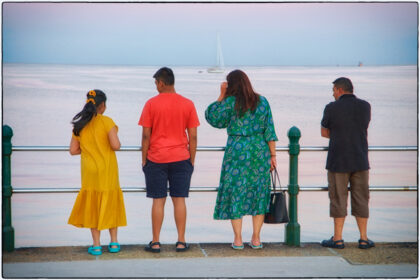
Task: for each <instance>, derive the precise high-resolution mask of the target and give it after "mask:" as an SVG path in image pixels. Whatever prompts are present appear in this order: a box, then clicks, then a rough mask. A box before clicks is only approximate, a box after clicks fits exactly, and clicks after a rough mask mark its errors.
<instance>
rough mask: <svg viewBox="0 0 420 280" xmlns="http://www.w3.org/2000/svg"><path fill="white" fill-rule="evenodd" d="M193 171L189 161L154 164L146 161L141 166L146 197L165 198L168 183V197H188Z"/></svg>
mask: <svg viewBox="0 0 420 280" xmlns="http://www.w3.org/2000/svg"><path fill="white" fill-rule="evenodd" d="M193 171H194V166H193V165H192V164H191V161H190V160H189V159H187V160H182V161H176V162H169V163H156V162H153V161H150V160H147V161H146V164H145V165H144V166H143V172H144V175H145V178H146V192H147V197H151V198H163V197H166V196H167V195H168V182H169V194H170V196H173V197H188V193H189V190H190V183H191V175H192V173H193Z"/></svg>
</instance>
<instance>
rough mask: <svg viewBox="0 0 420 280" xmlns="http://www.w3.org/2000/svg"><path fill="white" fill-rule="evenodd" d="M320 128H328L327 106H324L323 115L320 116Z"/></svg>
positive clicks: (328, 114)
mask: <svg viewBox="0 0 420 280" xmlns="http://www.w3.org/2000/svg"><path fill="white" fill-rule="evenodd" d="M321 126H322V127H323V128H327V129H329V128H330V110H329V106H328V105H327V106H325V109H324V115H323V116H322V120H321Z"/></svg>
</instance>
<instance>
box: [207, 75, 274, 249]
mask: <svg viewBox="0 0 420 280" xmlns="http://www.w3.org/2000/svg"><path fill="white" fill-rule="evenodd" d="M226 79H227V83H226V82H224V83H222V85H221V89H220V96H219V98H218V99H217V101H216V102H213V103H212V104H210V105H209V106H208V108H207V110H206V120H207V122H208V123H209V124H210V125H212V126H213V127H216V128H227V133H228V140H227V145H226V150H225V155H224V158H223V164H222V171H221V175H220V185H219V191H218V194H217V200H216V207H215V209H214V219H216V220H228V219H230V220H231V222H232V227H233V231H234V235H235V237H234V242H233V244H232V248H234V249H243V248H244V246H243V242H242V217H243V216H245V215H252V222H253V234H252V239H251V242H250V246H251V247H252V248H254V249H260V248H262V243H261V241H260V232H261V227H262V225H263V223H264V214H265V213H266V212H267V211H268V205H269V200H270V170H272V169H273V168H275V167H276V151H275V141H277V136H276V133H275V130H274V124H273V118H272V115H271V110H270V105H269V104H268V101H267V99H265V97H263V96H261V95H259V94H257V93H256V92H254V90H253V89H252V85H251V82H250V81H249V78H248V76H247V75H246V74H245V73H244V72H242V71H241V70H235V71H232V72H231V73H229V74H228V76H227V78H226Z"/></svg>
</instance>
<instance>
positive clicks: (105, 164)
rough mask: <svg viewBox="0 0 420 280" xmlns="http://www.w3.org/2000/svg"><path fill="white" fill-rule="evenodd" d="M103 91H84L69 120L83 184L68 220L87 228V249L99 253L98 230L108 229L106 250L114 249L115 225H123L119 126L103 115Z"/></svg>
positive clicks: (93, 253) (95, 253)
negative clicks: (89, 238) (80, 106)
mask: <svg viewBox="0 0 420 280" xmlns="http://www.w3.org/2000/svg"><path fill="white" fill-rule="evenodd" d="M105 102H106V95H105V93H104V92H102V91H101V90H96V89H95V90H91V91H89V92H88V93H87V100H86V105H85V106H84V107H83V110H82V111H81V112H80V113H78V114H77V115H76V116H75V117H74V118H73V121H72V124H73V135H72V138H71V142H70V154H71V155H79V154H80V155H81V177H82V188H81V189H80V191H79V194H78V195H77V198H76V202H75V203H74V206H73V210H72V212H71V215H70V218H69V221H68V223H69V224H71V225H74V226H76V227H83V228H90V230H91V233H92V239H93V246H91V247H89V249H88V253H89V254H92V255H101V254H102V247H101V245H100V234H101V230H104V229H109V234H110V236H111V243H110V244H109V246H108V251H109V252H111V253H117V252H119V251H120V245H119V244H118V240H117V229H118V227H120V226H126V225H127V221H126V216H125V207H124V198H123V194H122V191H121V188H120V182H119V178H118V163H117V157H116V155H115V151H117V150H119V149H120V146H121V144H120V140H119V138H118V135H117V132H118V126H117V125H115V123H114V121H113V120H112V119H111V118H109V117H107V116H104V115H103V113H104V112H105V109H106V104H105Z"/></svg>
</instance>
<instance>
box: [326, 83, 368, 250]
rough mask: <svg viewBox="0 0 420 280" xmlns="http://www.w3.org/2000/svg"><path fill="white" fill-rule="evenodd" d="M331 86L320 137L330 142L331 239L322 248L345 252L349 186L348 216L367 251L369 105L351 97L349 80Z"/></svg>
mask: <svg viewBox="0 0 420 280" xmlns="http://www.w3.org/2000/svg"><path fill="white" fill-rule="evenodd" d="M333 84H334V87H333V92H334V94H333V96H334V98H335V102H331V103H329V104H328V105H327V106H325V109H324V116H323V118H322V121H321V136H323V137H326V138H329V139H330V142H329V146H328V156H327V165H326V169H327V170H328V195H329V197H330V216H331V217H332V218H334V236H333V237H331V239H328V240H324V241H322V242H321V245H322V246H324V247H331V248H339V249H342V248H344V241H343V238H342V232H343V227H344V221H345V218H346V216H347V198H348V184H349V183H350V192H351V214H352V215H353V216H355V217H356V221H357V225H358V227H359V231H360V239H359V248H361V249H367V248H370V247H374V246H375V243H374V242H373V241H371V240H369V239H368V238H367V222H368V218H369V168H370V167H369V159H368V141H367V130H368V126H369V122H370V104H369V103H368V102H366V101H364V100H361V99H359V98H357V97H356V96H355V95H354V94H353V85H352V82H351V81H350V80H349V79H348V78H338V79H337V80H335V81H334V82H333Z"/></svg>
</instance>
